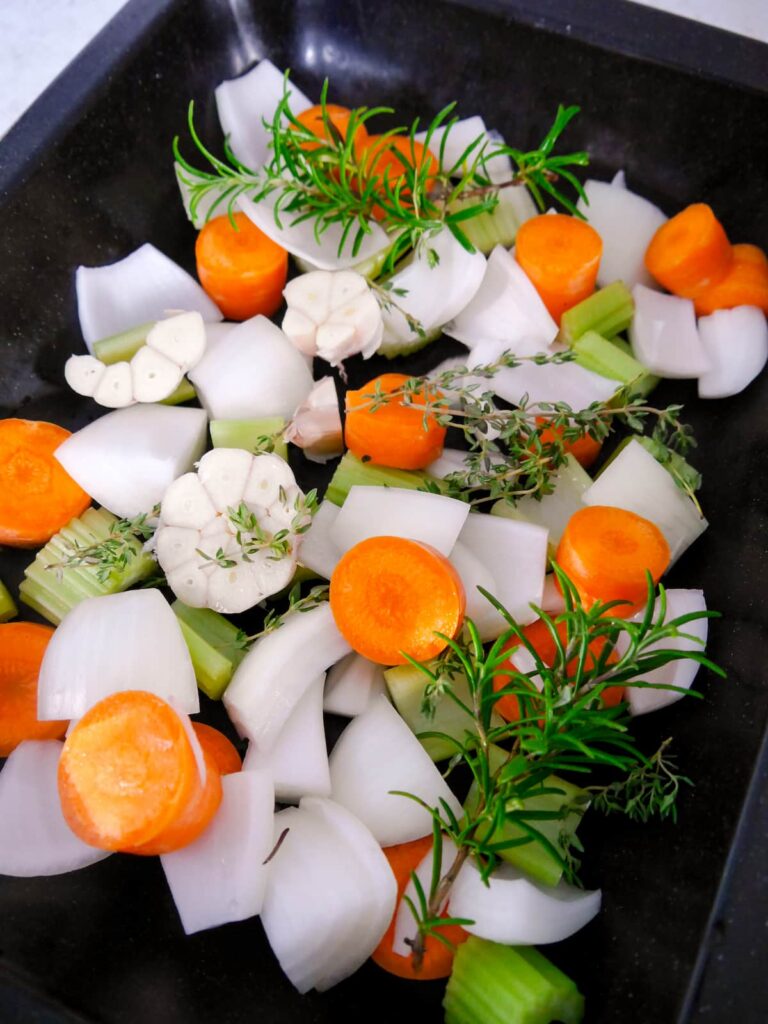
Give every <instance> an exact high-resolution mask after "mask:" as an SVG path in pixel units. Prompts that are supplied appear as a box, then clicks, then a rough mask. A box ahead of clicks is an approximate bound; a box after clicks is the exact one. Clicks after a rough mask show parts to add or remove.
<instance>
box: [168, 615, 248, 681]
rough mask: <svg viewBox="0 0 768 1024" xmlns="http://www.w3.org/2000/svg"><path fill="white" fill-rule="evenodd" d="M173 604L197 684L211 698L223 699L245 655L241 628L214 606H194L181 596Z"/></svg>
mask: <svg viewBox="0 0 768 1024" xmlns="http://www.w3.org/2000/svg"><path fill="white" fill-rule="evenodd" d="M171 608H172V609H173V611H174V612H175V613H176V617H177V619H178V620H179V625H180V626H181V632H182V634H183V636H184V642H185V643H186V645H187V648H188V649H189V655H190V657H191V659H192V667H193V668H194V670H195V678H196V679H197V685H198V686H199V687H200V689H201V690H202V691H203V693H204V694H206V696H208V697H210V698H211V700H221V698H222V696H223V694H224V691H225V690H226V688H227V686H228V685H229V682H230V680H231V679H232V676H233V675H234V672H235V669H236V668H237V666H238V665H239V664H240V662H241V661H242V660H243V658H244V657H245V650H244V649H243V647H242V645H241V643H240V636H241V634H240V630H239V629H238V628H237V626H235V625H233V624H232V623H231V622H230V621H229V620H228V619H225V618H224V616H223V615H220V614H219V613H218V612H215V611H213V610H212V609H211V608H190V607H189V605H186V604H184V603H183V602H182V601H179V600H178V599H177V600H175V601H174V602H173V604H172V605H171Z"/></svg>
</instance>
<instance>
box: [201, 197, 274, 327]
mask: <svg viewBox="0 0 768 1024" xmlns="http://www.w3.org/2000/svg"><path fill="white" fill-rule="evenodd" d="M234 220H235V224H236V225H237V226H236V227H233V226H232V222H231V221H230V219H229V217H214V218H213V220H209V221H208V223H207V224H206V225H205V227H204V228H203V230H202V231H201V232H200V234H199V235H198V236H197V241H196V242H195V258H196V260H197V276H198V277H199V278H200V283H201V284H202V286H203V288H204V289H205V290H206V292H207V293H208V294H209V295H210V297H211V298H212V299H213V301H214V302H215V303H216V305H217V306H218V307H219V309H220V310H221V311H222V313H223V314H224V316H225V317H226V318H227V319H228V320H248V319H249V318H250V317H252V316H256V315H257V313H262V314H263V315H264V316H272V314H273V313H276V312H277V310H278V309H279V308H280V304H281V303H282V301H283V288H285V281H286V277H287V276H288V253H287V252H286V251H285V249H283V248H282V246H279V245H278V244H277V242H273V241H272V239H271V238H268V237H267V235H265V234H264V232H263V231H261V230H260V229H259V228H257V227H256V225H255V224H254V223H253V222H252V221H251V220H249V219H248V217H246V215H245V214H244V213H236V214H235V215H234Z"/></svg>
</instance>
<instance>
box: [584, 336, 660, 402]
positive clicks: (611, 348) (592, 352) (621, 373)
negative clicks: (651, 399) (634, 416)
mask: <svg viewBox="0 0 768 1024" xmlns="http://www.w3.org/2000/svg"><path fill="white" fill-rule="evenodd" d="M571 347H572V349H573V351H574V352H575V353H576V362H577V363H578V364H579V365H580V366H583V367H584V369H585V370H591V371H592V372H593V373H599V374H600V376H601V377H608V378H609V379H610V380H617V381H619V382H620V383H621V384H625V385H629V387H630V391H631V393H632V394H633V395H634V394H637V395H647V394H650V392H651V391H652V390H653V389H654V387H655V386H656V384H657V383H658V377H654V376H653V375H652V374H650V373H649V372H648V370H646V368H645V367H644V366H643V364H642V363H639V362H638V361H637V360H636V359H635V357H634V356H633V355H632V354H631V353H629V352H626V351H624V349H622V348H621V346H620V345H617V344H615V343H614V342H613V341H607V340H606V339H605V338H603V337H601V335H599V334H596V333H595V332H594V331H587V333H586V334H583V335H582V336H581V337H580V338H579V339H578V340H577V341H575V342H574V343H573V345H572V346H571Z"/></svg>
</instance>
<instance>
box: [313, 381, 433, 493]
mask: <svg viewBox="0 0 768 1024" xmlns="http://www.w3.org/2000/svg"><path fill="white" fill-rule="evenodd" d="M347 394H349V392H347ZM382 411H383V410H382ZM377 415H378V413H377ZM429 479H430V477H429V475H428V474H427V473H421V472H419V471H408V470H404V469H394V468H392V467H391V466H379V465H377V464H376V463H375V462H363V461H362V460H361V459H359V458H358V457H357V456H356V455H353V454H352V452H347V453H346V455H344V457H343V458H342V460H341V462H340V463H339V464H338V466H337V467H336V469H335V471H334V474H333V476H332V477H331V480H330V483H329V484H328V486H327V488H326V490H325V500H326V502H328V503H332V504H334V505H343V504H344V502H345V501H346V500H347V495H348V494H349V492H350V490H351V489H352V488H353V487H355V486H360V487H399V488H406V489H409V490H413V491H424V490H426V489H427V488H426V482H427V481H428V480H429Z"/></svg>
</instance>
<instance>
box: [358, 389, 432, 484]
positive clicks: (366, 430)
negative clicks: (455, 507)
mask: <svg viewBox="0 0 768 1024" xmlns="http://www.w3.org/2000/svg"><path fill="white" fill-rule="evenodd" d="M409 379H410V378H409V377H408V376H406V374H404V373H383V374H381V376H379V377H374V379H373V380H369V381H368V383H367V384H364V385H363V386H362V387H361V388H360V390H359V391H348V392H347V419H346V423H345V425H344V441H345V442H346V445H347V448H349V450H350V451H351V452H352V454H353V455H356V456H357V457H358V458H359V459H366V460H370V461H371V462H375V463H376V464H377V465H379V466H392V467H394V468H395V469H423V468H424V467H425V466H428V465H429V464H430V462H434V461H435V459H438V458H439V457H440V455H441V454H442V452H443V445H444V444H445V434H446V428H445V427H441V426H440V424H439V423H438V422H437V417H436V416H435V415H434V413H430V414H429V415H428V416H427V419H426V424H425V422H424V410H423V408H418V406H419V405H420V404H421V403H423V402H424V401H425V398H426V396H427V395H428V396H429V398H430V400H431V401H434V400H435V399H437V398H440V397H441V396H440V393H439V392H438V391H434V390H433V391H431V392H429V391H426V390H425V389H424V388H421V389H420V390H419V391H417V392H415V393H414V395H413V400H414V402H415V405H416V407H414V406H408V405H405V404H404V401H403V397H402V396H401V397H397V398H393V399H391V400H389V401H387V402H385V403H384V404H382V405H379V406H378V408H374V407H373V403H372V401H371V399H370V398H368V397H366V396H368V395H372V394H373V393H374V392H375V390H376V388H377V386H378V388H379V389H380V390H381V392H383V393H384V394H388V393H390V392H392V391H396V390H397V389H398V388H401V387H402V386H403V384H405V382H406V381H407V380H409Z"/></svg>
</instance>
